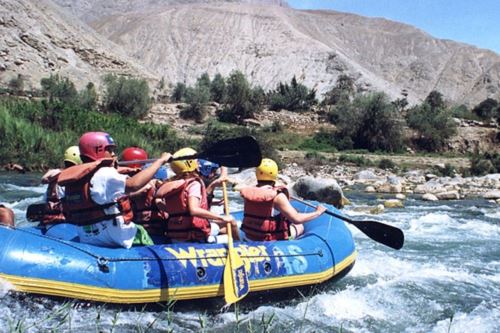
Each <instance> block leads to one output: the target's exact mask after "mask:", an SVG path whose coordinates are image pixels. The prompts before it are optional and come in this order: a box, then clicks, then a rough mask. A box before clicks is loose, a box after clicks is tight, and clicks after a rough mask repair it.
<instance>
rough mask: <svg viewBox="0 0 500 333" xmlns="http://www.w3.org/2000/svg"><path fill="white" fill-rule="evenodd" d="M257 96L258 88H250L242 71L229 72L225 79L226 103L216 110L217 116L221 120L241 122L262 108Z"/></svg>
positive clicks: (258, 93)
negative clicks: (223, 106)
mask: <svg viewBox="0 0 500 333" xmlns="http://www.w3.org/2000/svg"><path fill="white" fill-rule="evenodd" d="M259 96H260V90H259V89H252V88H251V87H250V84H249V82H248V81H247V79H246V77H245V75H243V73H241V72H239V71H235V72H233V73H231V75H230V76H229V78H228V79H227V101H226V103H227V105H226V107H225V108H223V109H222V110H219V111H217V118H218V119H219V120H220V121H223V122H229V123H236V124H242V123H243V120H244V119H246V118H253V117H254V115H255V113H257V112H260V111H261V110H262V108H263V105H262V104H261V101H260V100H259Z"/></svg>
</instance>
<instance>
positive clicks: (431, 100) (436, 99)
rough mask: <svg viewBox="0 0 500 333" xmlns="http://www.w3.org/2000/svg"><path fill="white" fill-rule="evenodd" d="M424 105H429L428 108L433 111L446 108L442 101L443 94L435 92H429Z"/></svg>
mask: <svg viewBox="0 0 500 333" xmlns="http://www.w3.org/2000/svg"><path fill="white" fill-rule="evenodd" d="M425 103H427V104H429V106H430V107H431V109H433V110H434V109H438V108H445V107H446V105H445V103H444V99H443V94H441V93H440V92H439V91H436V90H433V91H431V92H430V93H429V95H427V97H426V98H425Z"/></svg>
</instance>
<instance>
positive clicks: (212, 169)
mask: <svg viewBox="0 0 500 333" xmlns="http://www.w3.org/2000/svg"><path fill="white" fill-rule="evenodd" d="M218 170H220V173H219V174H217V171H218ZM198 171H199V173H200V176H201V179H202V180H203V183H204V184H205V187H206V189H207V199H208V206H209V207H211V206H212V204H214V205H222V204H223V203H224V200H219V201H217V202H214V201H213V199H214V191H215V189H216V188H217V187H222V183H223V182H227V181H228V178H227V168H226V167H224V166H220V165H219V164H217V163H214V162H210V161H207V160H203V159H199V160H198Z"/></svg>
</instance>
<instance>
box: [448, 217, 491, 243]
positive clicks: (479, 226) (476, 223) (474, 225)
mask: <svg viewBox="0 0 500 333" xmlns="http://www.w3.org/2000/svg"><path fill="white" fill-rule="evenodd" d="M455 228H456V229H458V230H461V231H465V233H464V234H466V235H467V237H468V238H469V237H471V236H472V235H475V236H476V237H480V238H481V239H485V241H486V239H499V238H500V225H495V224H492V223H488V222H485V221H483V220H477V219H474V220H466V221H465V223H461V224H458V225H457V226H455Z"/></svg>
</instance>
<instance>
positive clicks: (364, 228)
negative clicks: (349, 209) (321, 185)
mask: <svg viewBox="0 0 500 333" xmlns="http://www.w3.org/2000/svg"><path fill="white" fill-rule="evenodd" d="M292 199H293V200H296V201H298V202H301V203H303V204H304V205H306V206H309V207H312V208H316V206H314V205H313V204H311V203H309V202H307V201H304V200H301V199H299V198H296V197H292ZM325 213H326V214H328V215H331V216H333V217H336V218H338V219H341V220H343V221H346V222H348V223H350V224H352V225H354V226H355V227H356V228H358V229H359V230H361V232H363V233H364V234H365V235H367V236H368V237H370V238H371V239H373V240H374V241H376V242H379V243H381V244H384V245H386V246H388V247H391V248H393V249H395V250H399V249H400V248H402V247H403V244H404V241H405V235H404V234H403V231H401V229H399V228H396V227H393V226H392V225H388V224H384V223H382V222H378V221H370V220H363V221H356V220H352V219H350V218H348V217H346V216H343V215H340V214H337V213H334V212H332V211H329V210H327V211H326V212H325Z"/></svg>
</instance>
